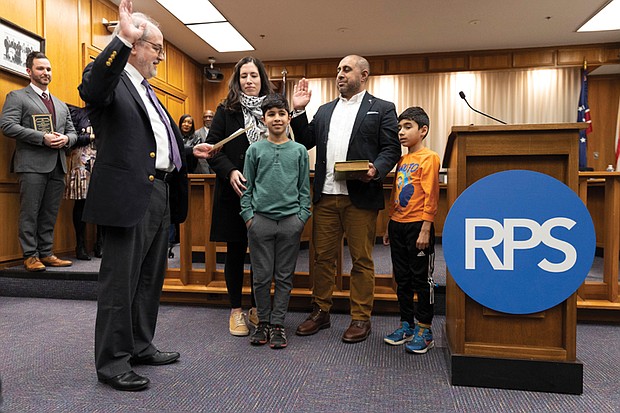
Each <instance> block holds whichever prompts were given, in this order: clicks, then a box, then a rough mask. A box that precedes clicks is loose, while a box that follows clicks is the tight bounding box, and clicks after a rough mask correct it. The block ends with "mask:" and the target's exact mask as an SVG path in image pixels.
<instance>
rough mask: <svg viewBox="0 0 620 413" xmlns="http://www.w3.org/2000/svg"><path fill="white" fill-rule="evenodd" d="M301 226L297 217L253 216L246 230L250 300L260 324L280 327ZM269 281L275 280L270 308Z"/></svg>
mask: <svg viewBox="0 0 620 413" xmlns="http://www.w3.org/2000/svg"><path fill="white" fill-rule="evenodd" d="M304 225H305V224H304V222H302V221H301V220H300V219H299V217H298V216H297V215H290V216H288V217H286V218H284V219H281V220H280V221H274V220H272V219H269V218H266V217H264V216H262V215H260V214H254V218H253V219H252V225H251V226H250V229H249V230H248V242H249V246H250V259H251V260H252V270H253V272H254V297H255V298H256V309H257V311H258V320H259V321H260V322H263V323H271V324H279V325H282V324H284V318H285V316H286V311H287V310H288V302H289V298H290V296H291V290H292V289H293V274H294V273H295V265H296V264H297V255H298V254H299V240H300V239H301V233H302V232H303V229H304ZM272 278H273V279H274V281H275V286H274V294H273V307H272V306H271V280H272Z"/></svg>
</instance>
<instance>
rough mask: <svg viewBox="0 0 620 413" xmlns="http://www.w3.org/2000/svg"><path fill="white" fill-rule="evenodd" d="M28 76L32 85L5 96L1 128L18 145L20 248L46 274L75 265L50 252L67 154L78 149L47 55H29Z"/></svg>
mask: <svg viewBox="0 0 620 413" xmlns="http://www.w3.org/2000/svg"><path fill="white" fill-rule="evenodd" d="M26 71H27V72H28V75H29V76H30V85H28V86H26V87H25V88H23V89H19V90H14V91H12V92H10V93H9V94H8V95H7V97H6V100H5V102H4V107H3V108H2V118H1V119H0V127H1V128H2V132H3V133H4V135H5V136H7V137H9V138H13V139H15V140H16V143H15V155H14V165H13V167H14V171H15V172H16V173H17V175H18V178H19V199H20V211H19V243H20V245H21V247H22V251H23V254H24V267H25V268H26V270H28V271H45V266H46V265H47V266H51V267H67V266H70V265H71V264H72V263H71V261H69V260H61V259H59V258H58V257H56V256H55V255H54V254H53V253H52V246H53V242H54V225H55V224H56V217H57V215H58V208H59V207H60V200H61V199H62V194H63V192H64V189H65V173H66V172H67V160H66V156H65V148H67V147H70V146H71V145H73V144H74V143H75V141H76V140H77V134H76V132H75V128H74V127H73V123H71V115H70V113H69V109H68V108H67V105H66V104H65V103H63V102H62V101H60V100H59V99H57V98H56V97H55V96H52V95H51V94H50V92H49V90H48V85H49V84H50V82H51V81H52V65H51V64H50V61H49V60H48V59H47V57H46V56H45V54H43V53H41V52H31V53H29V54H28V56H27V58H26ZM33 115H35V116H36V115H41V116H44V115H47V116H48V117H50V116H51V126H52V128H50V130H41V129H42V127H39V128H38V129H37V128H35V122H34V118H33ZM48 119H49V118H48ZM44 123H45V122H44ZM47 126H50V125H49V124H48V125H47Z"/></svg>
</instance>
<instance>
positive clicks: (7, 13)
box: [0, 0, 43, 37]
mask: <svg viewBox="0 0 620 413" xmlns="http://www.w3.org/2000/svg"><path fill="white" fill-rule="evenodd" d="M42 3H43V0H13V1H10V0H6V1H3V2H2V4H0V16H2V18H3V19H6V20H8V21H10V22H11V23H13V24H16V25H18V26H19V27H22V28H24V29H26V30H28V31H31V32H33V33H36V34H38V35H39V36H42V37H43V29H42V28H43V17H42Z"/></svg>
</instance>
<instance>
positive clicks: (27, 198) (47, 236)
mask: <svg viewBox="0 0 620 413" xmlns="http://www.w3.org/2000/svg"><path fill="white" fill-rule="evenodd" d="M63 156H64V155H63ZM18 179H19V204H20V207H19V233H18V238H19V243H20V245H21V247H22V251H23V254H24V258H28V257H32V256H34V257H48V256H50V255H52V246H53V244H54V225H55V224H56V217H57V216H58V209H59V208H60V201H61V199H62V194H63V193H64V191H65V174H64V172H63V171H62V165H61V164H60V161H58V162H57V163H56V167H55V168H54V170H52V171H51V172H48V173H36V172H21V173H19V174H18Z"/></svg>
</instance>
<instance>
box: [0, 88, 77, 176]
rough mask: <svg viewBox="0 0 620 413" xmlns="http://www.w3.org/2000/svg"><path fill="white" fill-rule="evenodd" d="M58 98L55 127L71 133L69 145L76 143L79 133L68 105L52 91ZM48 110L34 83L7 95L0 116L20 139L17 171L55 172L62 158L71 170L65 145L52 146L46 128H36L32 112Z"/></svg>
mask: <svg viewBox="0 0 620 413" xmlns="http://www.w3.org/2000/svg"><path fill="white" fill-rule="evenodd" d="M50 96H51V98H52V102H54V111H55V112H56V124H55V125H54V131H56V132H59V133H62V134H63V135H67V137H68V138H69V142H68V143H67V147H71V146H73V144H75V142H76V140H77V134H76V132H75V128H74V127H73V123H72V122H71V114H70V113H69V108H68V107H67V105H66V104H65V103H64V102H62V101H60V100H58V99H57V98H56V97H55V96H52V95H50ZM41 113H48V111H47V108H46V107H45V105H44V104H43V102H42V101H41V98H40V97H39V95H37V93H36V92H35V91H34V89H32V87H30V85H28V86H26V87H25V88H23V89H18V90H14V91H12V92H10V93H9V94H8V95H7V96H6V100H5V102H4V107H3V108H2V118H0V128H2V132H3V133H4V135H5V136H6V137H8V138H13V139H15V140H16V144H15V154H14V168H15V169H14V171H15V172H18V173H20V172H37V173H47V172H51V171H52V170H53V169H54V168H55V167H56V162H57V160H58V159H59V158H60V162H61V163H62V169H63V171H64V172H65V173H66V172H67V160H66V155H65V150H64V149H52V148H49V147H47V146H45V145H44V144H43V135H44V134H43V132H38V131H36V130H34V122H33V120H32V115H36V114H41Z"/></svg>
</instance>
